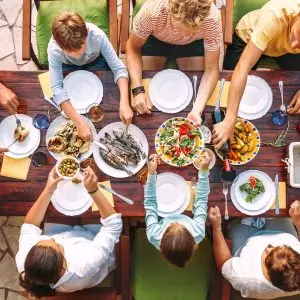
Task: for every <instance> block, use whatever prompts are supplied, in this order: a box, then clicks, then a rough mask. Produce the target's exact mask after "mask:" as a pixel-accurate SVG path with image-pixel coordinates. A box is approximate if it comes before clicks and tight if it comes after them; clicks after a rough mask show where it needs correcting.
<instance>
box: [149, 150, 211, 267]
mask: <svg viewBox="0 0 300 300" xmlns="http://www.w3.org/2000/svg"><path fill="white" fill-rule="evenodd" d="M157 161H158V157H157V155H152V157H151V158H150V160H149V162H148V171H149V174H148V179H147V183H146V187H145V200H144V207H145V210H146V226H147V229H146V231H147V238H148V240H149V242H150V243H151V244H152V245H154V246H155V247H156V248H157V249H158V250H160V251H161V252H162V253H163V255H164V256H165V258H166V259H167V260H168V261H169V262H170V263H172V264H174V265H176V266H178V267H184V266H185V264H186V263H187V261H188V260H189V259H190V258H191V257H192V256H193V254H194V252H195V250H196V249H197V245H198V244H199V243H200V242H201V241H202V240H203V238H204V237H205V221H206V215H207V200H208V194H209V192H210V188H209V179H208V176H209V171H208V165H209V155H208V153H206V152H205V153H204V155H203V160H202V163H201V170H200V171H199V181H198V188H197V194H196V199H195V202H194V207H193V215H194V217H193V218H190V217H188V216H186V215H183V214H178V215H172V216H169V217H166V218H162V219H160V220H159V218H158V215H157V198H156V169H157Z"/></svg>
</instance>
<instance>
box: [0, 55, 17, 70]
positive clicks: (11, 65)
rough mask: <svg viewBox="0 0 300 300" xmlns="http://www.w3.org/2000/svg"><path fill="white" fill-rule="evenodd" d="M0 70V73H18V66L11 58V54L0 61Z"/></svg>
mask: <svg viewBox="0 0 300 300" xmlns="http://www.w3.org/2000/svg"><path fill="white" fill-rule="evenodd" d="M0 70H1V71H2V70H3V71H18V70H19V69H18V66H17V64H16V62H15V60H14V58H13V54H12V55H9V56H7V57H5V58H3V59H2V60H0Z"/></svg>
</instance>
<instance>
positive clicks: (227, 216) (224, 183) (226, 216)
mask: <svg viewBox="0 0 300 300" xmlns="http://www.w3.org/2000/svg"><path fill="white" fill-rule="evenodd" d="M223 194H224V196H225V220H228V219H229V214H228V206H227V195H228V182H227V181H223Z"/></svg>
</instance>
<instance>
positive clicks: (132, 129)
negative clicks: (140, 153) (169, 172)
mask: <svg viewBox="0 0 300 300" xmlns="http://www.w3.org/2000/svg"><path fill="white" fill-rule="evenodd" d="M114 130H125V125H124V124H123V123H122V122H114V123H111V124H109V125H107V126H105V127H103V128H102V129H101V130H100V131H99V132H98V134H97V137H96V140H97V141H99V140H100V138H103V137H104V134H105V132H108V133H109V134H112V132H113V131H114ZM128 133H131V134H132V135H133V136H134V137H135V139H136V140H137V141H140V142H141V144H142V146H143V149H144V151H145V153H146V158H144V159H142V160H141V161H140V162H139V163H138V165H137V166H135V167H129V168H128V169H129V170H130V171H131V172H132V173H134V174H136V173H137V172H138V171H139V170H141V169H142V167H143V166H144V165H145V163H146V161H147V157H148V154H149V144H148V141H147V138H146V136H145V134H144V133H143V132H142V131H141V129H139V128H138V127H136V126H135V125H133V124H130V125H129V127H128ZM93 155H94V159H95V161H96V164H97V165H98V167H99V168H100V170H101V171H102V172H104V173H105V174H107V175H109V176H111V177H114V178H126V177H129V175H128V174H127V173H126V172H125V171H123V170H118V169H115V168H113V167H111V166H110V165H108V164H107V163H106V162H105V161H104V160H103V158H102V156H101V155H100V152H99V147H98V146H96V145H93Z"/></svg>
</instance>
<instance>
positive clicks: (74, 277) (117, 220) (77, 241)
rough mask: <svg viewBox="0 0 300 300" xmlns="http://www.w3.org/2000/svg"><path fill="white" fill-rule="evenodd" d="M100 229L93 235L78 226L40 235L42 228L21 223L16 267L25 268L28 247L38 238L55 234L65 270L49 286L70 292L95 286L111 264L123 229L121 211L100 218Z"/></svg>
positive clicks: (43, 238) (48, 237) (47, 237)
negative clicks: (65, 265) (60, 246)
mask: <svg viewBox="0 0 300 300" xmlns="http://www.w3.org/2000/svg"><path fill="white" fill-rule="evenodd" d="M101 223H102V226H101V228H100V231H99V233H98V234H97V235H96V236H93V234H91V233H90V232H88V231H87V230H84V229H82V228H81V227H80V226H75V228H74V229H72V230H70V231H65V232H63V233H59V234H54V235H51V236H45V235H42V230H41V229H40V228H39V227H37V226H35V225H32V224H23V225H22V227H21V234H20V239H19V251H18V253H17V255H16V263H17V268H18V271H19V272H20V273H21V272H23V271H24V263H25V259H26V256H27V254H28V252H29V251H30V249H31V248H32V247H33V246H34V245H36V244H37V243H38V242H39V241H41V240H47V239H50V238H54V239H55V241H56V242H57V243H59V244H61V245H62V246H63V248H64V257H65V259H66V262H67V270H66V272H65V273H64V275H63V276H62V277H61V278H60V279H59V280H58V282H57V283H55V284H52V285H51V287H52V288H53V289H55V290H56V291H59V292H73V291H76V290H81V289H85V288H89V287H92V286H95V285H97V284H99V283H100V282H102V281H103V280H104V279H105V277H106V276H107V275H108V272H109V269H110V268H111V266H112V265H113V264H114V248H115V244H116V243H118V241H119V237H120V234H121V231H122V219H121V215H120V214H113V215H111V216H109V217H108V218H106V219H101Z"/></svg>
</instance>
